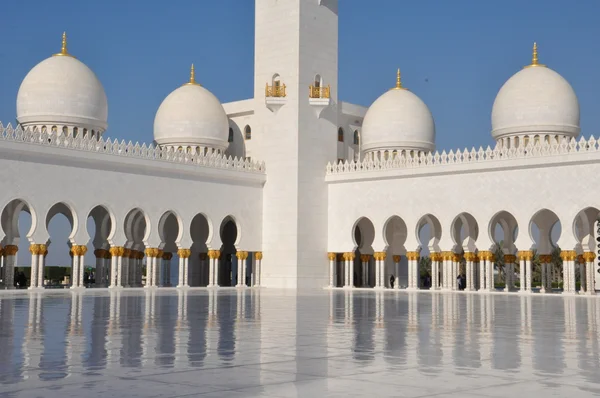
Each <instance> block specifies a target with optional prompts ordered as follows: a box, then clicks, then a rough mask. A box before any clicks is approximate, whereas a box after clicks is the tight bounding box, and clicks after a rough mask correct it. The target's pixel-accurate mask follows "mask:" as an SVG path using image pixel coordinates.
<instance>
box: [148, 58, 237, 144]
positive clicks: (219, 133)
mask: <svg viewBox="0 0 600 398" xmlns="http://www.w3.org/2000/svg"><path fill="white" fill-rule="evenodd" d="M228 131H229V122H228V120H227V114H226V113H225V109H223V106H222V105H221V103H220V102H219V100H218V99H217V97H215V96H214V95H213V94H212V93H211V92H210V91H208V90H207V89H205V88H204V87H202V86H201V85H199V84H198V83H196V81H195V77H194V65H192V71H191V77H190V82H189V83H187V84H184V85H183V86H181V87H179V88H178V89H177V90H175V91H173V92H172V93H171V94H169V95H168V96H167V98H165V100H164V101H163V102H162V104H160V107H159V108H158V111H157V112H156V118H155V119H154V140H155V141H156V143H157V144H159V145H164V146H173V147H180V146H181V147H193V148H198V147H208V148H213V149H217V150H220V151H223V150H225V149H226V148H227V145H228V143H227V138H228Z"/></svg>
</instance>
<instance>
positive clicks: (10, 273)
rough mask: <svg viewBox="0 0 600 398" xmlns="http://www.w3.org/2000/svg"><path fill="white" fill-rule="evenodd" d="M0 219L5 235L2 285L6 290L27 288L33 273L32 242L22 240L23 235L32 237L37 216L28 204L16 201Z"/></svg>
mask: <svg viewBox="0 0 600 398" xmlns="http://www.w3.org/2000/svg"><path fill="white" fill-rule="evenodd" d="M0 219H1V222H2V229H3V231H4V234H5V237H4V239H3V241H2V246H3V248H4V250H5V256H4V267H2V269H1V272H2V274H1V276H2V285H3V287H5V288H14V287H17V288H25V287H27V285H28V284H29V277H30V273H31V256H30V255H28V254H29V243H30V242H29V239H22V238H21V234H22V233H23V234H25V237H29V236H31V234H32V233H33V229H34V220H35V215H34V214H33V213H32V209H31V207H30V206H29V204H28V203H27V202H25V201H24V200H22V199H14V200H12V201H10V202H9V203H8V204H7V205H6V206H5V207H4V209H3V210H2V215H1V217H0ZM7 246H10V250H7ZM15 250H16V251H15ZM9 253H11V254H9Z"/></svg>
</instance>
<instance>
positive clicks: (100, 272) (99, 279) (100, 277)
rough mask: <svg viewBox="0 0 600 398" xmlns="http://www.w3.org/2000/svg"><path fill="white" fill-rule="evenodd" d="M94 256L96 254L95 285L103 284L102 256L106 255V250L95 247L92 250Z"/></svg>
mask: <svg viewBox="0 0 600 398" xmlns="http://www.w3.org/2000/svg"><path fill="white" fill-rule="evenodd" d="M94 256H96V282H95V285H96V286H97V287H103V286H104V272H105V269H104V258H105V256H106V250H104V249H96V250H94Z"/></svg>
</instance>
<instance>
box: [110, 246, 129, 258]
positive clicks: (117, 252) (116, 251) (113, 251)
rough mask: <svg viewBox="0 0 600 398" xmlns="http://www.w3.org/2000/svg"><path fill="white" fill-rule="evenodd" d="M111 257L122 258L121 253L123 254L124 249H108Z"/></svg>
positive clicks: (115, 247) (118, 247)
mask: <svg viewBox="0 0 600 398" xmlns="http://www.w3.org/2000/svg"><path fill="white" fill-rule="evenodd" d="M108 251H109V252H110V255H111V256H117V257H123V253H125V248H124V247H123V246H112V247H111V248H110V249H108Z"/></svg>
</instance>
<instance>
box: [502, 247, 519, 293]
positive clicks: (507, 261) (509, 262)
mask: <svg viewBox="0 0 600 398" xmlns="http://www.w3.org/2000/svg"><path fill="white" fill-rule="evenodd" d="M516 261H517V257H516V256H514V255H512V254H505V255H504V280H505V282H506V286H505V287H504V291H505V292H512V291H513V290H514V286H515V282H514V279H515V263H516Z"/></svg>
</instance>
